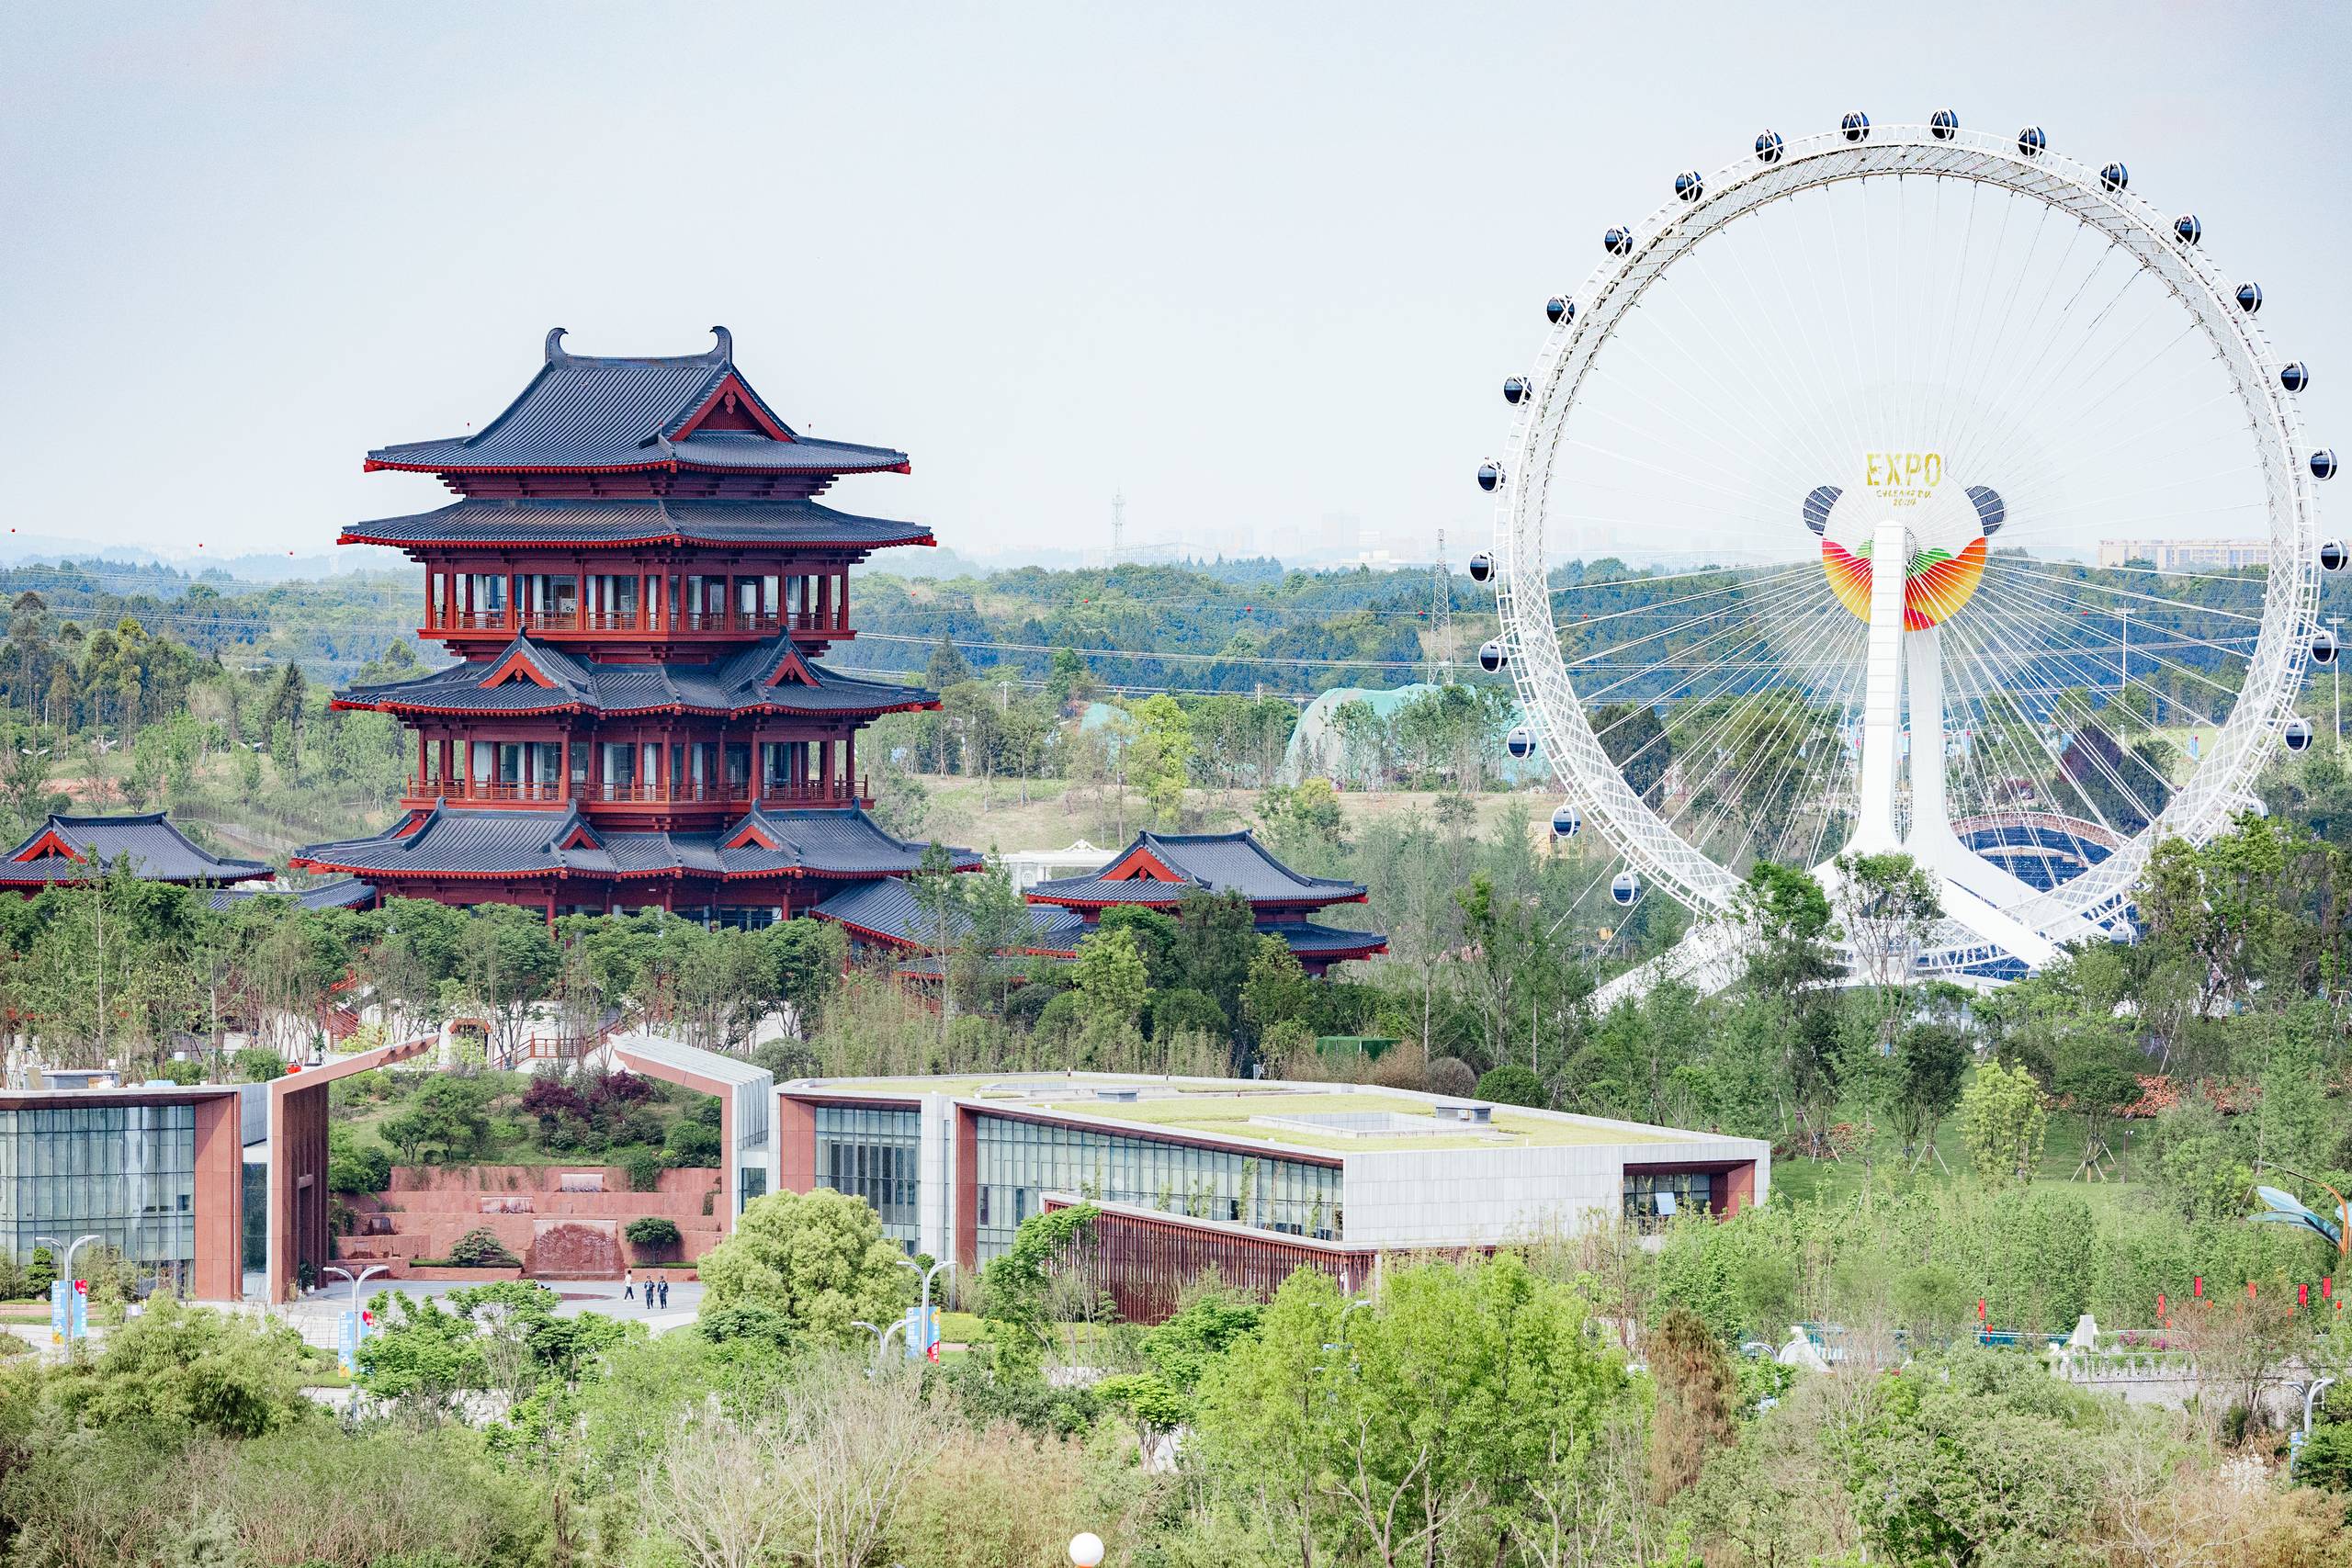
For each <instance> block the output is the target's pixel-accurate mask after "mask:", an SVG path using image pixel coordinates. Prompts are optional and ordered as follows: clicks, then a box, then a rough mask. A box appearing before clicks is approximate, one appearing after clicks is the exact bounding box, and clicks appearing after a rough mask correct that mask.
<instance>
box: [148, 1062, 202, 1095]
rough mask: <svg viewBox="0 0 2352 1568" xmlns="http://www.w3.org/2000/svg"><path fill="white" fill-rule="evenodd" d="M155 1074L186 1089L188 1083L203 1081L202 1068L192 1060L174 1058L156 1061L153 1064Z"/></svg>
mask: <svg viewBox="0 0 2352 1568" xmlns="http://www.w3.org/2000/svg"><path fill="white" fill-rule="evenodd" d="M155 1076H156V1077H159V1078H169V1079H170V1080H171V1081H172V1082H174V1083H175V1084H177V1085H179V1086H180V1087H181V1088H182V1089H186V1088H187V1087H188V1086H189V1085H190V1084H199V1083H202V1082H203V1081H204V1069H203V1068H202V1067H200V1066H197V1065H196V1064H195V1063H194V1062H182V1061H176V1060H175V1061H168V1062H158V1063H156V1064H155Z"/></svg>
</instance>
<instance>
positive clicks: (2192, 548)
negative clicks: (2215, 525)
mask: <svg viewBox="0 0 2352 1568" xmlns="http://www.w3.org/2000/svg"><path fill="white" fill-rule="evenodd" d="M2133 561H2146V562H2147V563H2148V564H2149V565H2151V566H2153V567H2154V568H2155V569H2156V570H2158V571H2235V570H2238V569H2239V568H2241V567H2249V566H2268V565H2269V564H2270V542H2269V541H2268V540H2267V539H2101V540H2100V541H2099V542H2098V564H2099V565H2101V566H2102V567H2118V566H2126V565H2129V564H2130V563H2131V562H2133Z"/></svg>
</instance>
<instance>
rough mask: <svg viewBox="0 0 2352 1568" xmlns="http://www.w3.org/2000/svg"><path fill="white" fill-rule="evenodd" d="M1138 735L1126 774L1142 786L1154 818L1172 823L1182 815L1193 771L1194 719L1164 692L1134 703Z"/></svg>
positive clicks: (1132, 747)
mask: <svg viewBox="0 0 2352 1568" xmlns="http://www.w3.org/2000/svg"><path fill="white" fill-rule="evenodd" d="M1134 711H1135V722H1136V737H1135V740H1134V742H1133V743H1132V744H1131V745H1130V746H1129V748H1128V750H1129V752H1130V756H1129V758H1128V762H1127V776H1128V777H1129V778H1131V779H1132V780H1134V781H1135V782H1136V784H1139V785H1141V786H1142V789H1143V795H1144V799H1145V800H1146V801H1148V803H1149V804H1150V806H1151V814H1152V819H1153V820H1154V821H1156V822H1159V823H1161V824H1163V825H1167V826H1173V825H1174V824H1175V823H1176V821H1177V819H1178V818H1179V817H1180V816H1181V815H1182V809H1183V805H1184V786H1185V784H1187V783H1188V782H1190V780H1191V778H1192V773H1193V721H1192V718H1191V716H1189V715H1187V714H1186V713H1185V712H1184V708H1183V705H1182V704H1180V703H1179V702H1177V700H1176V699H1175V698H1174V697H1171V696H1170V695H1169V694H1167V693H1165V692H1162V693H1160V694H1159V695H1158V696H1152V697H1146V698H1145V699H1144V700H1143V701H1142V702H1140V703H1137V704H1136V706H1135V710H1134Z"/></svg>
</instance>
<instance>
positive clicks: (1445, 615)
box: [1430, 528, 1453, 686]
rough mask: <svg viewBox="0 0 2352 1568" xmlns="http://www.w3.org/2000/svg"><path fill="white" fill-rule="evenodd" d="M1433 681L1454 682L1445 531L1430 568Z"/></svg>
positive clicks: (1440, 532) (1439, 536) (1450, 581)
mask: <svg viewBox="0 0 2352 1568" xmlns="http://www.w3.org/2000/svg"><path fill="white" fill-rule="evenodd" d="M1452 684H1453V577H1452V576H1451V574H1449V573H1448V572H1447V570H1446V567H1445V530H1444V529H1442V528H1440V529H1439V530H1438V531H1437V563H1436V564H1435V565H1434V566H1432V567H1430V685H1432V686H1451V685H1452Z"/></svg>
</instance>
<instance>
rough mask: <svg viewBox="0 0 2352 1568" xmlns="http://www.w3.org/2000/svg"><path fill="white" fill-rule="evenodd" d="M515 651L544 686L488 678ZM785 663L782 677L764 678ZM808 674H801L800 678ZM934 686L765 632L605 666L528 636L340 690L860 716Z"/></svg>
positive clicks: (395, 704)
mask: <svg viewBox="0 0 2352 1568" xmlns="http://www.w3.org/2000/svg"><path fill="white" fill-rule="evenodd" d="M517 655H520V656H521V657H522V658H523V659H524V660H526V661H527V662H528V663H529V665H530V667H531V668H532V669H534V670H537V671H538V672H539V673H540V674H541V675H544V676H545V677H546V678H547V679H548V682H551V683H550V684H548V685H544V686H542V685H540V684H538V683H537V682H535V681H532V680H530V679H528V678H527V677H517V676H512V675H510V676H509V677H508V678H507V679H505V680H503V681H500V682H498V683H497V684H495V685H485V684H483V682H485V681H487V680H488V679H489V678H490V677H491V676H492V674H494V673H496V672H497V671H501V670H503V669H505V668H506V666H507V665H508V663H509V661H510V660H514V659H515V657H516V656H517ZM779 666H787V667H788V668H787V671H786V674H785V675H784V677H783V678H782V679H780V680H776V681H775V682H770V681H769V679H768V677H769V676H770V675H772V674H773V673H775V671H776V670H777V669H778V667H779ZM803 671H805V672H806V674H807V676H808V680H807V681H803V680H802V679H801V678H800V674H801V672H803ZM938 697H939V694H938V693H936V692H927V691H924V690H923V689H922V687H920V686H900V685H896V684H893V683H892V682H888V681H865V680H860V679H858V678H856V677H854V676H849V675H837V674H835V673H834V672H833V671H831V670H828V669H826V668H825V667H824V666H823V665H822V664H820V663H819V662H817V661H816V660H812V659H806V658H803V657H801V656H800V655H799V654H798V653H797V652H796V651H795V650H794V649H793V647H792V639H791V637H789V636H788V635H787V636H779V637H771V638H770V639H768V640H767V641H766V642H763V643H760V644H757V645H755V646H753V647H752V648H747V649H741V650H740V651H739V652H736V653H733V654H730V655H729V656H728V657H727V658H725V659H722V660H718V661H716V662H714V663H707V664H605V663H603V662H600V661H598V660H591V659H582V658H580V657H578V656H576V655H573V654H570V653H566V652H564V651H563V650H561V649H556V648H552V647H549V646H548V645H547V644H545V643H540V642H534V641H533V640H532V639H531V638H530V637H527V636H523V637H516V638H515V640H514V641H512V642H510V643H508V644H507V645H506V647H505V648H504V649H501V650H500V651H499V652H497V653H496V654H493V655H492V656H491V657H489V658H487V659H469V660H461V661H459V662H458V663H456V664H451V665H447V666H445V667H443V668H442V669H439V670H435V671H433V672H432V673H430V674H427V675H419V676H416V677H414V678H413V679H411V680H407V681H395V682H388V683H386V684H383V685H378V686H354V687H352V688H351V689H350V690H349V691H346V692H344V693H341V694H338V695H337V697H336V699H335V700H336V701H337V702H339V703H341V704H343V705H345V706H347V707H356V708H375V709H379V710H381V711H383V712H386V713H401V712H414V711H428V712H434V713H483V714H526V713H564V712H571V711H574V710H578V711H581V712H586V713H600V714H627V713H656V712H664V711H669V710H673V709H676V710H691V711H695V712H703V713H725V714H739V713H750V712H754V711H760V710H773V711H775V712H779V713H793V714H840V715H865V714H879V713H895V712H904V711H907V710H910V709H915V708H920V707H922V706H924V705H927V704H930V703H934V702H936V701H937V700H938Z"/></svg>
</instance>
